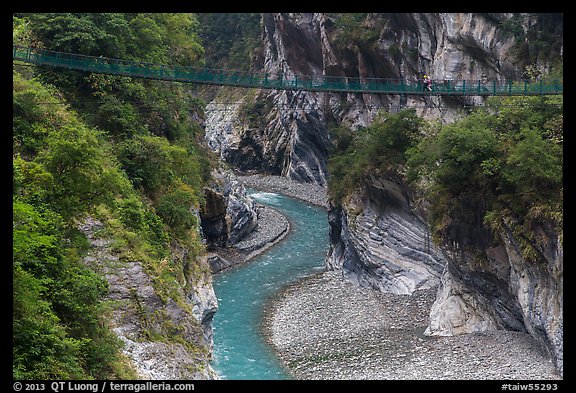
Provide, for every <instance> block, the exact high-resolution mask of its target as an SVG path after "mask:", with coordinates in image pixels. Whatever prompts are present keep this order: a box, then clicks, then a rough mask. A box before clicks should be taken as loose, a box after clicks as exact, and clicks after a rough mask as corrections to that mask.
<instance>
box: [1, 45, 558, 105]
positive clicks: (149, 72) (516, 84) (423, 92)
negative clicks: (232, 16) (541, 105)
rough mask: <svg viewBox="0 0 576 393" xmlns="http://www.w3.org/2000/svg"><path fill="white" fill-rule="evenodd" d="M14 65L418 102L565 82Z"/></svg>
mask: <svg viewBox="0 0 576 393" xmlns="http://www.w3.org/2000/svg"><path fill="white" fill-rule="evenodd" d="M12 53H13V54H12V59H13V60H16V61H23V62H27V63H32V64H36V65H45V66H51V67H61V68H67V69H73V70H79V71H88V72H94V73H102V74H110V75H124V76H130V77H136V78H145V79H156V80H165V81H172V82H184V83H197V84H207V85H217V86H236V87H243V88H259V89H272V90H304V91H316V92H343V93H367V94H393V95H420V96H436V95H440V96H493V95H503V96H506V95H559V94H563V81H553V82H545V81H543V80H541V81H537V82H531V81H527V80H524V81H507V82H497V81H492V82H483V81H479V80H478V81H471V80H458V81H455V80H443V81H434V83H433V84H432V86H431V89H430V90H428V89H427V88H426V85H425V84H424V83H423V82H422V81H418V80H416V81H407V80H400V79H388V78H358V77H344V76H320V77H316V76H310V75H308V76H306V75H304V76H298V75H292V76H290V75H272V74H268V73H255V72H245V71H232V70H215V69H206V68H194V67H185V66H180V65H166V64H152V63H144V62H135V61H126V60H119V59H111V58H106V57H96V56H87V55H80V54H75V53H65V52H57V51H51V50H46V49H38V48H31V47H23V46H18V45H13V52H12Z"/></svg>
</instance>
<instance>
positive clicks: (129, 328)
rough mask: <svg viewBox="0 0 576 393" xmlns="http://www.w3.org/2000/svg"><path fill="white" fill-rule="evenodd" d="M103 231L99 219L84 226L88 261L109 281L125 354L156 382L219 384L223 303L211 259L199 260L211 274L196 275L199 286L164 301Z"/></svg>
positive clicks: (114, 319) (146, 275)
mask: <svg viewBox="0 0 576 393" xmlns="http://www.w3.org/2000/svg"><path fill="white" fill-rule="evenodd" d="M102 228H103V224H102V223H101V222H99V221H97V220H95V219H93V218H87V219H86V220H85V221H84V222H83V223H81V224H80V226H79V229H80V230H81V231H82V232H83V233H84V234H85V235H86V237H87V238H88V241H89V242H90V249H89V251H88V253H87V255H86V256H85V257H84V258H83V262H84V263H86V264H87V265H89V266H90V267H91V268H93V269H94V270H96V271H98V272H101V273H102V274H103V276H104V277H105V278H106V280H107V281H108V284H109V291H108V296H107V297H108V300H109V301H110V304H112V305H113V306H112V311H111V319H110V322H109V323H110V324H111V327H112V330H113V331H114V332H115V333H116V335H117V336H118V337H119V338H120V339H121V340H122V341H123V343H124V349H123V351H124V354H125V355H126V356H127V357H128V359H129V360H130V362H131V364H132V366H133V368H134V370H135V371H136V374H137V375H138V376H139V377H140V378H142V379H155V380H156V379H218V375H217V374H216V373H215V372H214V370H212V367H211V366H210V360H211V358H212V346H213V341H212V317H213V316H214V314H215V313H216V310H217V308H218V302H217V299H216V295H215V293H214V289H213V288H212V276H211V275H210V274H209V273H208V271H207V265H208V262H207V261H206V258H204V259H203V260H201V261H199V262H200V264H201V266H204V271H205V273H202V274H197V275H195V276H194V277H193V276H190V277H189V278H190V280H193V282H190V283H188V284H189V285H184V286H183V287H178V288H176V289H175V290H176V291H177V294H175V296H172V297H169V298H167V299H163V298H162V297H161V296H160V294H159V291H158V289H157V288H156V286H155V283H154V282H153V280H154V279H153V278H152V276H151V275H150V272H148V271H147V270H146V268H145V266H144V264H143V263H142V262H141V261H138V260H136V259H135V260H130V261H122V262H120V261H119V257H118V255H117V254H116V253H115V252H114V251H113V246H112V240H111V239H109V238H107V237H106V236H101V235H99V232H101V230H102ZM174 252H180V253H186V252H187V251H186V250H185V249H181V250H174ZM184 288H189V290H185V289H184ZM175 299H177V300H178V301H175Z"/></svg>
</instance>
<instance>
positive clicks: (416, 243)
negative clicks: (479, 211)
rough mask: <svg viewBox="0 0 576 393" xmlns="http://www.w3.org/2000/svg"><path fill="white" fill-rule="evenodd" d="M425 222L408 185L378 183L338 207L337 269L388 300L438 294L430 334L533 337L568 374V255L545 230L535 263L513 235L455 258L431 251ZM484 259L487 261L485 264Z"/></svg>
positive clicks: (333, 252) (333, 247)
mask: <svg viewBox="0 0 576 393" xmlns="http://www.w3.org/2000/svg"><path fill="white" fill-rule="evenodd" d="M421 217H423V215H422V214H421V213H420V214H419V213H418V210H417V209H414V207H413V203H412V195H411V193H410V191H409V190H408V188H407V187H406V186H405V185H403V183H402V182H401V181H398V180H394V179H391V178H383V179H374V178H373V179H371V181H370V182H369V185H368V186H367V187H366V188H365V189H364V190H361V191H357V192H355V193H354V194H353V195H352V196H351V197H350V198H349V199H347V200H346V201H345V202H344V203H343V204H342V206H341V207H332V208H331V210H330V212H329V220H330V250H329V255H328V258H327V261H326V264H327V266H328V268H329V269H333V270H339V269H341V271H342V274H343V275H344V276H345V277H347V278H348V279H349V280H350V281H352V282H356V283H358V284H360V285H362V286H366V287H371V288H374V289H377V290H379V291H381V292H384V293H394V294H410V293H413V292H414V291H415V290H418V289H425V288H433V287H434V286H437V285H438V286H439V287H438V292H437V294H436V300H435V301H434V303H433V305H432V307H431V310H430V316H429V323H428V326H427V328H426V331H425V334H426V335H430V336H456V335H461V334H467V333H478V332H493V331H496V330H511V331H518V332H523V333H529V334H530V335H531V336H532V337H534V338H535V339H536V340H537V341H538V342H539V343H540V344H541V345H542V347H543V348H544V349H545V350H546V351H547V353H548V354H549V356H550V358H551V359H552V361H553V363H554V365H555V367H556V369H557V370H558V372H559V373H560V374H562V373H563V330H562V329H563V250H562V246H561V241H560V239H559V238H558V235H557V234H555V233H552V232H551V231H549V230H545V229H542V230H541V231H540V232H541V236H540V238H541V243H540V244H534V246H535V248H536V249H537V250H539V252H540V257H539V260H538V261H537V262H531V261H527V260H526V259H525V258H524V257H523V256H522V252H521V248H520V246H519V244H518V240H517V239H515V237H514V235H513V234H512V231H511V230H506V231H504V232H503V233H501V234H500V241H499V242H493V241H492V242H489V243H488V244H487V245H486V246H485V247H484V248H482V247H480V246H479V248H477V249H476V252H475V254H472V253H471V252H461V253H455V252H453V250H451V249H450V248H448V247H442V248H439V247H438V246H435V245H433V244H430V243H431V241H430V237H429V236H430V234H429V232H428V227H427V225H426V223H425V221H424V220H423V219H422V218H421ZM482 255H484V257H482Z"/></svg>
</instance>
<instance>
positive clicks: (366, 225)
mask: <svg viewBox="0 0 576 393" xmlns="http://www.w3.org/2000/svg"><path fill="white" fill-rule="evenodd" d="M329 222H330V250H329V254H328V258H327V261H326V265H327V266H328V268H329V269H332V270H336V269H341V270H342V272H343V275H344V276H346V277H347V278H349V279H350V280H351V281H354V282H357V283H359V284H360V285H362V286H366V287H371V288H375V289H378V290H380V291H382V292H391V293H395V294H412V293H413V292H414V291H415V290H418V289H427V288H433V287H436V286H437V285H438V284H439V279H440V275H441V274H442V270H443V269H444V266H445V264H446V258H445V256H444V255H443V254H442V252H441V251H440V250H439V249H438V248H437V247H436V246H435V245H434V244H432V242H431V240H430V232H429V229H428V225H427V223H426V221H425V220H424V219H423V218H422V216H421V213H419V212H417V211H416V209H415V208H414V207H413V204H412V201H411V195H410V191H409V189H408V188H407V187H406V186H405V185H404V184H403V182H401V181H399V180H398V179H395V178H386V179H381V178H380V179H376V178H372V180H371V182H370V185H369V186H368V187H366V188H365V189H363V190H359V192H358V193H356V194H355V195H354V196H352V198H350V199H349V200H348V201H347V202H346V203H345V204H344V205H343V206H342V207H332V209H331V210H330V211H329Z"/></svg>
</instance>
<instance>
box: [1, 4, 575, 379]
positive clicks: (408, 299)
mask: <svg viewBox="0 0 576 393" xmlns="http://www.w3.org/2000/svg"><path fill="white" fill-rule="evenodd" d="M13 38H14V43H15V45H16V44H17V45H20V46H22V47H28V48H30V47H37V48H49V49H51V50H54V51H58V53H60V52H66V53H78V54H82V55H87V56H90V57H91V58H93V59H102V58H118V59H125V60H129V61H135V62H139V63H141V64H174V65H175V67H177V66H180V65H182V66H188V65H195V66H198V67H213V68H221V69H223V68H226V69H231V68H236V69H238V70H239V71H238V72H242V71H256V72H262V73H266V74H267V75H271V76H279V75H287V76H290V77H300V76H303V75H304V76H308V77H312V78H313V77H318V78H320V77H327V76H337V77H340V78H350V79H354V80H359V81H362V80H365V79H367V78H393V79H401V80H406V81H416V80H419V79H420V78H421V77H422V75H423V74H427V75H430V76H431V78H432V79H433V81H434V83H438V84H442V83H445V82H446V81H447V80H455V81H462V82H465V81H476V82H477V81H492V80H494V81H498V82H505V81H509V80H513V81H519V80H521V79H528V80H530V81H551V80H557V79H559V80H562V77H563V76H562V75H563V15H562V14H555V13H364V14H351V13H350V14H347V13H343V14H340V13H263V14H211V13H206V14H184V13H181V14H170V13H158V14H154V13H152V14H145V13H126V14H124V13H102V14H91V13H77V14H72V13H46V14H36V13H17V14H14V15H13ZM13 64H14V65H13V225H12V231H13V283H14V285H13V310H14V312H13V332H14V333H13V353H12V354H13V377H14V379H36V380H37V379H82V380H87V379H180V380H183V379H220V378H222V379H243V378H244V379H245V378H248V379H250V378H256V376H255V375H258V377H257V378H264V379H273V378H280V379H283V378H286V377H287V376H288V375H289V377H290V378H295V379H467V378H469V379H531V378H534V379H559V380H560V379H562V378H563V343H564V342H563V150H562V149H563V96H562V95H561V94H559V95H556V96H552V95H542V96H534V97H528V96H526V97H524V96H521V97H485V96H439V95H438V96H436V95H433V94H430V95H410V94H404V95H394V94H369V93H351V92H341V93H336V92H317V91H306V90H299V91H293V90H258V89H242V88H236V87H229V86H228V87H224V86H222V87H214V86H203V85H200V86H197V85H191V84H184V83H180V82H168V81H158V80H148V79H138V78H136V77H131V76H128V75H107V74H99V73H92V72H85V71H78V70H69V69H50V67H45V66H39V65H34V64H24V63H22V62H18V61H14V63H13ZM291 198H294V199H297V200H300V201H304V202H307V203H308V204H305V203H304V204H302V203H301V202H298V201H296V200H293V199H291ZM259 201H260V202H266V203H260V202H259ZM310 204H312V205H315V206H312V205H310ZM291 215H294V216H293V217H291ZM302 222H309V223H310V227H309V228H306V230H302V231H301V229H302V225H301V224H302ZM294 242H296V243H294ZM308 252H310V254H308ZM296 254H298V255H296ZM270 258H274V261H272V260H270ZM288 262H290V263H292V262H294V263H295V265H291V264H290V263H288ZM272 266H275V267H274V268H273V269H271V270H266V271H264V270H261V269H268V268H270V267H272ZM283 269H287V270H283ZM230 277H237V278H238V279H239V281H236V282H234V283H233V284H231V285H230V286H229V287H228V288H226V283H227V282H228V280H229V278H230ZM219 291H220V293H219ZM243 302H246V303H243ZM242 304H243V305H244V306H246V305H248V307H247V308H246V307H245V308H242V307H238V308H236V307H237V306H242ZM250 305H252V306H253V308H250ZM229 322H230V323H231V324H230V325H229V326H232V334H230V332H229V331H226V330H225V329H226V328H225V326H224V325H226V324H227V323H229ZM222 340H224V341H222ZM264 340H265V341H267V343H264V342H263V341H264ZM223 342H224V344H223ZM240 344H241V345H240ZM268 344H270V345H268ZM237 347H244V350H245V351H244V352H243V353H242V354H240V355H237V356H240V357H243V358H244V359H245V360H247V361H248V363H237V362H236V360H235V359H237V358H235V357H233V356H232V352H234V350H235V349H237ZM252 348H259V352H260V353H261V354H262V356H264V358H262V359H259V358H256V357H252V355H250V354H248V355H247V354H246V350H248V351H250V350H251V349H252ZM260 350H261V351H260ZM272 351H276V355H277V356H278V357H279V359H280V364H275V365H274V369H273V371H270V370H269V369H268V368H267V367H268V364H269V363H270V362H271V361H270V360H269V359H270V358H269V357H268V356H271V355H272V357H273V358H274V356H275V355H274V354H272ZM499 354H501V355H502V356H499ZM235 356H236V355H235ZM258 356H260V355H258ZM229 360H231V361H230V362H228V361H229ZM246 364H248V365H246ZM250 364H252V365H253V366H254V367H255V369H258V371H256V372H257V374H249V373H248V371H249V370H250V368H251V366H250ZM284 372H287V374H284Z"/></svg>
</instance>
